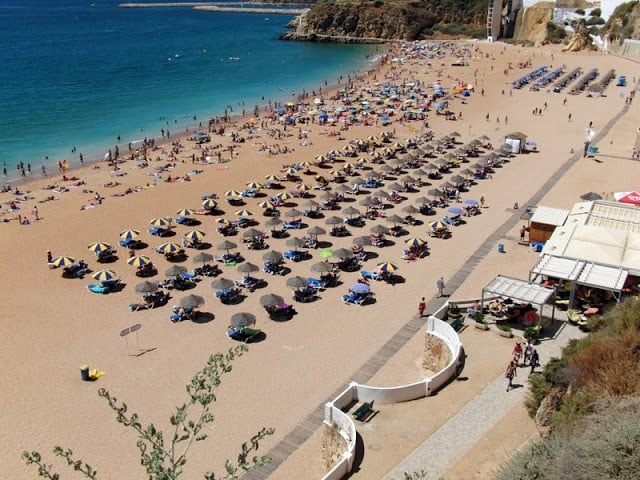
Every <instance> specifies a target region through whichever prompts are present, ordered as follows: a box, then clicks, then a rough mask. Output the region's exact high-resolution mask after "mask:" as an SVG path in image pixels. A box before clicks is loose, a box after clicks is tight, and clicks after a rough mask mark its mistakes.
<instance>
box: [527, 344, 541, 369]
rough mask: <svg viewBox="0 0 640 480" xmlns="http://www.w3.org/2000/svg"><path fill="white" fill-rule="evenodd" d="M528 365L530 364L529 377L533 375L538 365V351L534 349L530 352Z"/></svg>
mask: <svg viewBox="0 0 640 480" xmlns="http://www.w3.org/2000/svg"><path fill="white" fill-rule="evenodd" d="M529 363H530V364H531V371H530V372H529V376H531V375H533V374H534V373H535V370H536V367H537V366H538V365H539V364H540V356H539V355H538V350H536V349H535V348H534V349H533V350H532V351H531V360H530V362H529Z"/></svg>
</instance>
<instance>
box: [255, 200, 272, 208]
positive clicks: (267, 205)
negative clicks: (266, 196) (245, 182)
mask: <svg viewBox="0 0 640 480" xmlns="http://www.w3.org/2000/svg"><path fill="white" fill-rule="evenodd" d="M258 206H259V207H260V208H268V209H269V210H273V209H274V208H276V207H275V205H274V204H273V203H271V202H270V201H269V200H263V201H262V202H260V203H258Z"/></svg>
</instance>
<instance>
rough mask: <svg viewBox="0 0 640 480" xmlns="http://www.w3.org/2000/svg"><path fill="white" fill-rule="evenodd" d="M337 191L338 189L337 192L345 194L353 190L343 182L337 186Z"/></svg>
mask: <svg viewBox="0 0 640 480" xmlns="http://www.w3.org/2000/svg"><path fill="white" fill-rule="evenodd" d="M335 191H336V192H337V193H342V194H345V193H350V192H351V188H349V187H348V186H347V185H345V184H344V183H341V184H340V185H338V186H337V187H336V188H335Z"/></svg>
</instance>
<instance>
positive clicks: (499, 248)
mask: <svg viewBox="0 0 640 480" xmlns="http://www.w3.org/2000/svg"><path fill="white" fill-rule="evenodd" d="M498 252H499V253H504V244H502V243H499V244H498Z"/></svg>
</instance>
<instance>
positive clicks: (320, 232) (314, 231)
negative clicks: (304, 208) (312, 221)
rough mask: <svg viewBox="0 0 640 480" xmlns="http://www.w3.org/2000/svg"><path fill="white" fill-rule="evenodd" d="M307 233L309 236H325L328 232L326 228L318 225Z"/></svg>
mask: <svg viewBox="0 0 640 480" xmlns="http://www.w3.org/2000/svg"><path fill="white" fill-rule="evenodd" d="M307 233H308V234H309V235H324V234H325V233H327V231H326V230H325V229H324V228H322V227H319V226H318V225H314V226H313V227H311V228H310V229H309V230H307Z"/></svg>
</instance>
